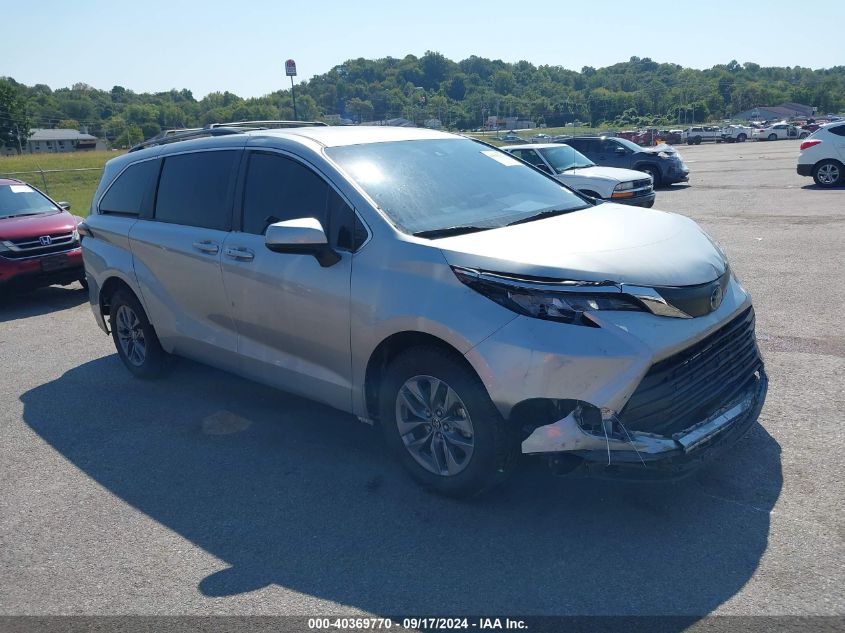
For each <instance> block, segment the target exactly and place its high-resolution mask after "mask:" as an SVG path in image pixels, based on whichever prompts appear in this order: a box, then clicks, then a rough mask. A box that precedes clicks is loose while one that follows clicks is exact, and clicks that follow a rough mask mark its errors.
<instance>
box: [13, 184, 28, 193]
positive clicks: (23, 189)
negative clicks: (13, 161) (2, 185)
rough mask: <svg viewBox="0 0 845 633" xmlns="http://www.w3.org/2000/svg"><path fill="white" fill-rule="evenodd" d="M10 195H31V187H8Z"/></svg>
mask: <svg viewBox="0 0 845 633" xmlns="http://www.w3.org/2000/svg"><path fill="white" fill-rule="evenodd" d="M9 189H11V190H12V193H32V187H30V186H29V185H9Z"/></svg>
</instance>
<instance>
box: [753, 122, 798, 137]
mask: <svg viewBox="0 0 845 633" xmlns="http://www.w3.org/2000/svg"><path fill="white" fill-rule="evenodd" d="M809 135H810V133H809V132H808V131H807V130H802V129H801V128H799V127H796V126H794V125H790V124H789V123H784V122H781V123H775V124H774V125H770V126H769V127H764V128H761V129H759V130H754V132H752V134H751V138H753V139H756V140H758V141H777V140H780V139H784V138H807V137H808V136H809Z"/></svg>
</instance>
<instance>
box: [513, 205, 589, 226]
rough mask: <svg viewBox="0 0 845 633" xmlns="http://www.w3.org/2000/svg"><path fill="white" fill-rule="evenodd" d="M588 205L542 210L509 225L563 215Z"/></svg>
mask: <svg viewBox="0 0 845 633" xmlns="http://www.w3.org/2000/svg"><path fill="white" fill-rule="evenodd" d="M586 208H587V207H586V206H583V207H573V208H572V209H549V210H548V211H541V212H540V213H537V214H536V215H529V216H528V217H527V218H522V219H520V220H514V221H513V222H511V223H509V224H508V225H507V226H514V225H515V224H525V223H526V222H533V221H534V220H542V219H544V218H550V217H552V216H555V215H563V214H564V213H570V212H571V211H578V210H579V209H586Z"/></svg>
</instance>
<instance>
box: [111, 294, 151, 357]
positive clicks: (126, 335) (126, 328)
mask: <svg viewBox="0 0 845 633" xmlns="http://www.w3.org/2000/svg"><path fill="white" fill-rule="evenodd" d="M115 316H116V320H117V324H116V328H117V330H116V331H117V340H118V341H119V342H120V348H121V349H122V350H123V355H124V356H125V357H126V359H127V360H128V361H129V362H130V363H132V364H133V365H135V366H136V367H140V366H141V365H143V364H144V361H145V360H146V359H147V341H146V339H145V338H144V328H143V327H142V325H141V321H140V319H138V315H137V314H135V311H134V310H133V309H132V308H130V307H129V306H128V305H122V306H120V307H119V308H118V309H117V314H116V315H115Z"/></svg>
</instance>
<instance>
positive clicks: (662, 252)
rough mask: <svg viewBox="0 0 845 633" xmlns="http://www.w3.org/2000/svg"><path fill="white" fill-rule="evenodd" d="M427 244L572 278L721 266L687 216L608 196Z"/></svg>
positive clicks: (706, 277)
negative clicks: (544, 215)
mask: <svg viewBox="0 0 845 633" xmlns="http://www.w3.org/2000/svg"><path fill="white" fill-rule="evenodd" d="M434 244H436V246H437V247H438V248H440V249H441V250H442V252H443V255H444V256H445V258H446V260H447V261H448V263H449V264H450V265H453V266H464V267H467V268H478V269H482V270H487V271H492V272H499V273H510V274H518V275H528V276H536V277H547V278H552V279H567V280H575V281H608V280H609V281H615V282H618V283H629V284H635V285H643V286H690V285H694V284H702V283H707V282H710V281H713V280H714V279H716V278H718V277H719V276H721V275H722V274H723V273H724V272H725V270H726V268H727V262H726V261H725V258H724V256H723V255H722V254H721V252H720V251H719V250H718V249H717V247H716V246H715V245H714V243H713V242H712V241H711V240H710V238H709V237H708V236H707V235H706V234H705V233H704V231H702V230H701V228H699V226H698V225H697V224H696V223H695V222H693V221H692V220H690V219H689V218H686V217H684V216H682V215H676V214H674V213H665V212H663V211H655V210H654V209H644V208H640V207H630V206H623V205H620V204H612V203H603V204H600V205H597V206H595V207H590V208H588V209H584V210H582V211H574V212H572V213H568V214H565V215H559V216H555V217H551V218H547V219H545V220H537V221H535V222H527V223H525V224H517V225H516V226H509V227H503V228H500V229H492V230H489V231H480V232H478V233H468V234H466V235H456V236H454V237H445V238H442V239H439V240H435V241H434Z"/></svg>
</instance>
